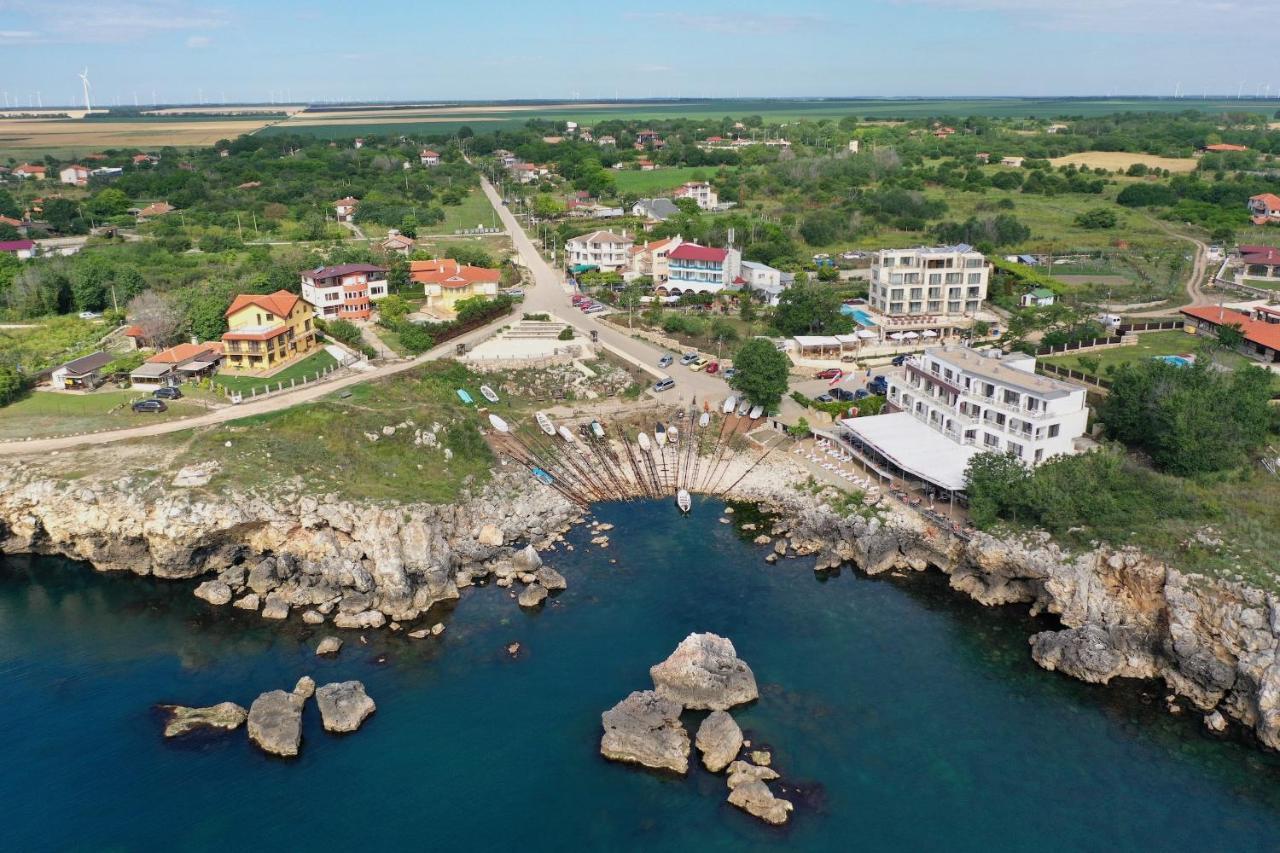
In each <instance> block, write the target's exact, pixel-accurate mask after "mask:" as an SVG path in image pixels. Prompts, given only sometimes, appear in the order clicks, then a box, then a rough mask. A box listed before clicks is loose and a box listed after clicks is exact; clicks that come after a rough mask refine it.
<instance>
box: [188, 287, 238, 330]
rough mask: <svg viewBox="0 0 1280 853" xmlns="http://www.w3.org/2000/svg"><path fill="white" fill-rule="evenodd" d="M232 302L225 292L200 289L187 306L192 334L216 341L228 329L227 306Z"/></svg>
mask: <svg viewBox="0 0 1280 853" xmlns="http://www.w3.org/2000/svg"><path fill="white" fill-rule="evenodd" d="M230 304H231V300H230V298H229V297H228V296H227V294H226V293H225V292H220V291H217V290H206V289H201V290H198V291H197V292H196V293H195V295H194V296H193V297H192V298H191V302H190V304H189V305H188V307H187V323H188V324H189V325H190V326H191V334H193V335H195V336H196V337H197V338H199V339H200V340H202V341H216V340H217V339H219V338H221V337H222V333H223V332H225V331H226V330H227V318H226V312H227V306H228V305H230Z"/></svg>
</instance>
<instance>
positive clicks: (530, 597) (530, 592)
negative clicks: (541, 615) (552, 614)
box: [516, 583, 547, 607]
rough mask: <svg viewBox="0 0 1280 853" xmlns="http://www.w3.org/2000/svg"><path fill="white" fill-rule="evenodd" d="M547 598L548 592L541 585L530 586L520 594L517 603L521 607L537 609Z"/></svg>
mask: <svg viewBox="0 0 1280 853" xmlns="http://www.w3.org/2000/svg"><path fill="white" fill-rule="evenodd" d="M546 598H547V590H546V588H545V587H543V586H542V585H541V584H536V583H534V584H530V585H529V586H527V587H525V588H524V591H523V592H521V593H520V597H519V598H518V599H516V601H517V602H518V603H519V604H520V606H521V607H537V606H538V605H540V604H542V602H543V601H545V600H546Z"/></svg>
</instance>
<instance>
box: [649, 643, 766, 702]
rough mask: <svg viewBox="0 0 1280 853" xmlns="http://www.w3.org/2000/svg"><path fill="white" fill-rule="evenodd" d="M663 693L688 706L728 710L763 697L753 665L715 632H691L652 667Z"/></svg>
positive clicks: (651, 669)
mask: <svg viewBox="0 0 1280 853" xmlns="http://www.w3.org/2000/svg"><path fill="white" fill-rule="evenodd" d="M649 675H650V676H652V678H653V685H654V687H655V688H656V689H657V692H658V694H659V695H661V696H663V697H665V698H667V699H671V700H673V701H675V702H679V703H680V704H681V705H683V706H684V707H686V708H694V709H699V710H711V711H724V710H727V709H729V708H732V707H733V706H734V705H741V704H742V703H743V702H750V701H752V700H754V699H757V698H759V696H760V691H759V690H758V689H757V687H756V677H755V674H754V673H752V671H751V667H749V666H747V665H746V664H745V663H744V662H743V661H742V660H741V659H739V658H738V653H737V651H735V650H734V648H733V643H731V642H730V641H729V640H727V639H725V638H724V637H720V636H717V635H715V634H690V635H689V636H688V637H685V638H684V640H682V641H681V643H680V645H678V646H676V650H675V651H674V652H672V653H671V656H670V657H668V658H667V659H666V660H664V661H663V662H662V663H660V664H657V665H655V666H653V667H650V669H649Z"/></svg>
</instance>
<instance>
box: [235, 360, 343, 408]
mask: <svg viewBox="0 0 1280 853" xmlns="http://www.w3.org/2000/svg"><path fill="white" fill-rule="evenodd" d="M342 367H343V365H341V364H331V365H329V366H328V367H326V368H324V369H323V370H317V371H316V372H315V373H314V374H304V375H303V376H299V377H292V378H290V379H289V384H288V385H285V384H284V383H285V380H283V379H280V380H277V381H276V382H275V383H271V382H267V383H266V384H265V385H263V386H261V390H259V386H257V385H255V386H253V387H252V388H250V389H249V390H248V391H235V390H232V389H231V388H228V387H227V386H225V385H221V386H219V387H220V388H222V391H223V394H224V395H225V396H226V397H227V399H229V400H230V401H231V402H233V403H239V402H241V401H242V400H244V399H245V396H246V394H247V395H248V398H249V399H250V400H254V399H257V398H258V397H265V396H267V395H269V394H279V393H280V392H281V391H288V390H290V389H293V388H300V387H302V386H303V385H307V384H310V383H313V382H319V381H320V380H321V379H324V378H325V377H327V376H329V375H330V374H332V373H333V372H334V371H336V370H341V369H342ZM273 384H274V385H275V387H274V388H273V387H272V385H273Z"/></svg>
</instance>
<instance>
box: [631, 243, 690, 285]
mask: <svg viewBox="0 0 1280 853" xmlns="http://www.w3.org/2000/svg"><path fill="white" fill-rule="evenodd" d="M682 242H684V241H683V240H681V239H680V235H679V234H677V235H676V236H674V237H668V238H667V239H665V240H654V241H653V242H650V241H648V240H646V241H645V242H644V245H642V246H632V247H631V249H630V250H629V254H630V255H631V268H630V270H629V271H628V275H629V276H630V277H633V278H634V277H638V276H649V277H650V278H652V279H653V284H654V286H655V287H656V286H658V285H660V284H665V283H666V281H667V278H668V276H669V274H670V271H671V268H670V265H669V264H668V262H667V257H668V256H669V255H670V254H671V252H672V250H673V249H675V248H676V247H678V246H679V245H680V244H681V243H682Z"/></svg>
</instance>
